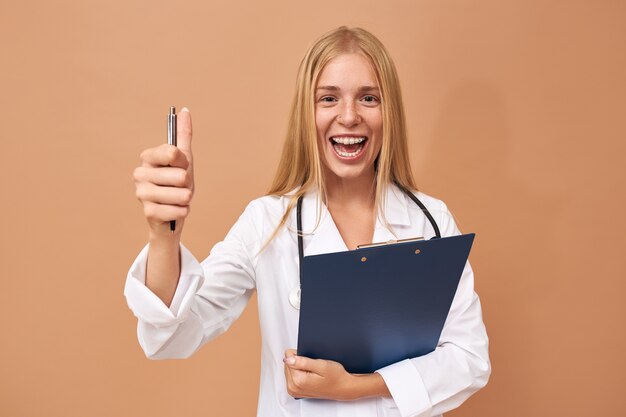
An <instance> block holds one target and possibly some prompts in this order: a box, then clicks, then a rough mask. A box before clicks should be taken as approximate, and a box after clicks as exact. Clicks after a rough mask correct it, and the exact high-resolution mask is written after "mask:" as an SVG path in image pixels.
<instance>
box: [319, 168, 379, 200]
mask: <svg viewBox="0 0 626 417" xmlns="http://www.w3.org/2000/svg"><path fill="white" fill-rule="evenodd" d="M327 174H330V175H327V176H326V198H327V201H326V205H327V206H328V208H329V209H332V208H333V207H337V206H342V207H346V206H360V207H363V206H366V207H368V208H373V207H374V202H375V200H376V186H375V180H376V177H375V175H376V174H375V172H374V170H373V169H372V171H371V172H370V173H369V174H368V175H363V176H360V177H359V178H349V179H346V178H340V177H337V176H334V175H333V174H332V173H328V172H327Z"/></svg>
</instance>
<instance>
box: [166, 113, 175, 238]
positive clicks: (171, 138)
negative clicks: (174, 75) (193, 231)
mask: <svg viewBox="0 0 626 417" xmlns="http://www.w3.org/2000/svg"><path fill="white" fill-rule="evenodd" d="M167 143H168V145H174V146H176V107H174V106H170V112H169V114H168V115H167ZM174 230H176V220H170V231H172V232H174Z"/></svg>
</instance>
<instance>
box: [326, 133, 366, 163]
mask: <svg viewBox="0 0 626 417" xmlns="http://www.w3.org/2000/svg"><path fill="white" fill-rule="evenodd" d="M330 142H331V144H332V146H333V149H334V150H335V153H336V154H337V155H338V156H339V157H341V158H356V157H357V156H358V155H359V154H360V153H361V152H362V151H363V149H365V145H366V144H367V136H333V137H331V138H330Z"/></svg>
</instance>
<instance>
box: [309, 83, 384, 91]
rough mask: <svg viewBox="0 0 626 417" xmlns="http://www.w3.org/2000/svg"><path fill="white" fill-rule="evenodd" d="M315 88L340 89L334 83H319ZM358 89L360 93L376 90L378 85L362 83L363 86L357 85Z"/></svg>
mask: <svg viewBox="0 0 626 417" xmlns="http://www.w3.org/2000/svg"><path fill="white" fill-rule="evenodd" d="M316 90H327V91H339V90H341V89H340V88H339V87H337V86H336V85H321V86H319V87H317V88H316ZM358 91H359V93H362V92H365V91H378V87H374V86H370V85H364V86H363V87H359V90H358Z"/></svg>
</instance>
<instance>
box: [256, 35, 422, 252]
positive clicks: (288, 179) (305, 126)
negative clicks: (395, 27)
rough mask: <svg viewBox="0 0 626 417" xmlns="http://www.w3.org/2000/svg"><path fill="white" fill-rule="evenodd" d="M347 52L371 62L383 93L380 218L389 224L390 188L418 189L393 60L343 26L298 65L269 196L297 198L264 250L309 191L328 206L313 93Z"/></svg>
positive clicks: (366, 38) (376, 43) (378, 187)
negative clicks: (327, 68)
mask: <svg viewBox="0 0 626 417" xmlns="http://www.w3.org/2000/svg"><path fill="white" fill-rule="evenodd" d="M348 53H360V54H363V55H364V56H365V57H366V58H368V60H369V61H370V63H371V64H372V67H373V68H374V71H375V73H376V79H377V81H378V86H379V88H380V92H381V107H382V119H383V139H382V148H381V150H380V154H379V155H378V157H377V158H376V162H375V165H376V166H375V168H376V184H375V187H376V200H375V205H376V211H377V213H378V215H380V216H381V218H382V219H383V221H384V223H385V224H387V221H386V219H385V215H384V211H385V196H386V193H387V187H388V186H389V184H390V183H396V184H398V185H399V186H401V187H403V188H404V189H407V190H417V187H416V186H415V180H414V179H413V174H412V172H411V166H410V162H409V157H408V147H407V134H406V123H405V117H404V107H403V105H402V95H401V92H400V82H399V80H398V74H397V72H396V68H395V66H394V64H393V61H392V60H391V57H390V56H389V53H388V52H387V50H386V49H385V47H384V46H383V44H382V43H381V42H380V41H379V40H378V39H377V38H376V37H375V36H374V35H372V34H371V33H369V32H368V31H366V30H364V29H360V28H347V27H345V26H341V27H339V28H337V29H334V30H332V31H330V32H328V33H326V34H324V35H323V36H322V37H320V38H319V39H318V40H317V41H315V43H314V44H313V45H312V46H311V47H310V48H309V50H308V51H307V53H306V55H305V56H304V58H303V59H302V62H300V67H299V69H298V76H297V79H296V91H295V95H294V98H293V102H292V105H291V112H290V116H289V124H288V128H287V136H286V139H285V143H284V145H283V151H282V156H281V158H280V162H279V164H278V170H277V172H276V175H275V176H274V181H273V182H272V186H271V188H270V190H269V191H268V195H274V196H285V195H288V194H289V193H290V192H292V191H293V192H294V193H293V195H292V196H291V199H290V201H289V204H288V206H287V209H286V210H285V214H284V215H283V217H282V219H281V221H280V223H279V225H278V226H277V228H276V230H275V231H274V233H273V234H272V236H271V237H270V239H269V240H268V242H267V243H266V245H265V246H267V244H269V243H270V242H271V241H272V240H273V239H274V237H276V235H277V234H278V231H279V230H280V228H281V227H282V226H284V225H285V223H286V221H287V218H288V216H289V213H290V212H291V210H292V209H293V207H294V205H295V204H296V202H297V201H298V198H300V196H302V195H304V194H306V193H307V192H308V191H309V190H312V189H317V190H318V192H319V195H321V196H322V198H323V199H324V201H326V187H325V182H324V171H323V169H322V165H321V164H322V162H321V158H320V150H319V148H318V141H317V130H316V126H315V88H316V86H317V80H318V78H319V75H320V73H321V72H322V70H323V69H324V67H325V66H326V64H328V62H329V61H331V60H332V59H333V58H336V57H337V56H339V55H342V54H348ZM373 185H374V184H373ZM298 187H299V188H298ZM317 203H318V204H317V211H318V216H317V224H319V221H320V214H321V201H320V200H319V199H318V202H317ZM387 226H388V224H387ZM316 227H317V226H316ZM265 246H264V247H265Z"/></svg>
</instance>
